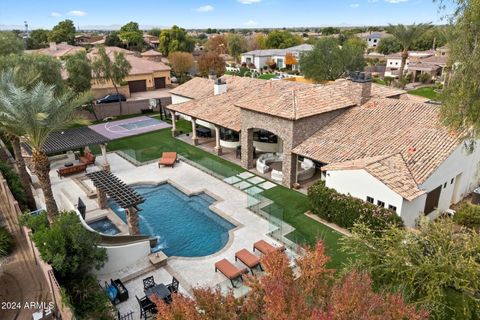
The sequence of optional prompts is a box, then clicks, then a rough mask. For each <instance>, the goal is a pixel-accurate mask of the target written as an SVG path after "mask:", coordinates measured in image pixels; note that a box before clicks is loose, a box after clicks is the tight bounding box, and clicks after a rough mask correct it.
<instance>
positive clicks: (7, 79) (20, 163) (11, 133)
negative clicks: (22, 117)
mask: <svg viewBox="0 0 480 320" xmlns="http://www.w3.org/2000/svg"><path fill="white" fill-rule="evenodd" d="M37 79H38V76H37V75H33V74H31V75H28V74H25V73H21V72H20V70H19V69H18V68H14V69H11V70H7V71H5V72H4V73H3V74H2V75H1V76H0V91H2V90H5V89H6V88H7V87H6V84H7V83H12V82H13V83H16V84H19V85H21V86H25V87H30V86H32V85H33V83H34V82H35V81H37ZM19 129H20V128H19V127H18V126H16V125H14V124H13V123H11V122H9V121H6V122H1V123H0V130H1V131H3V132H4V134H5V135H6V137H7V138H8V139H9V140H10V142H11V144H12V149H13V154H14V156H15V162H16V168H17V170H18V175H19V177H20V181H21V183H22V187H23V190H24V192H25V195H26V197H27V205H28V207H29V209H30V210H34V209H36V205H35V199H34V197H33V192H32V188H31V187H30V176H29V174H28V172H27V169H26V166H25V160H24V159H23V156H22V152H21V148H20V136H21V135H22V132H20V130H19Z"/></svg>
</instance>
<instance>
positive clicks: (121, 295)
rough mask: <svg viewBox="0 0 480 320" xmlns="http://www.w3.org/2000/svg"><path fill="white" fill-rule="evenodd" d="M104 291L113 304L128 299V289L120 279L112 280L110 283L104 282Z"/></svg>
mask: <svg viewBox="0 0 480 320" xmlns="http://www.w3.org/2000/svg"><path fill="white" fill-rule="evenodd" d="M104 289H105V292H106V294H107V296H108V299H109V300H110V301H111V302H112V303H113V304H118V303H121V302H124V301H127V300H128V290H127V288H125V285H124V284H123V283H122V281H121V280H120V279H116V280H112V279H110V283H108V282H105V288H104Z"/></svg>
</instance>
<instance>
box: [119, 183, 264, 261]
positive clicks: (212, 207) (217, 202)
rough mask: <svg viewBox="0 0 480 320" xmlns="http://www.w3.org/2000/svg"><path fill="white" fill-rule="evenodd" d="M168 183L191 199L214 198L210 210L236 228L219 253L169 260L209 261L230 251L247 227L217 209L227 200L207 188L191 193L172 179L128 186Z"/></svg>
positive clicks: (174, 257) (177, 257)
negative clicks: (198, 197)
mask: <svg viewBox="0 0 480 320" xmlns="http://www.w3.org/2000/svg"><path fill="white" fill-rule="evenodd" d="M166 183H168V184H170V185H172V186H173V187H175V188H177V189H178V190H180V191H181V192H182V193H184V194H185V195H187V196H189V197H190V196H195V195H199V194H202V193H205V194H206V195H208V196H209V197H212V198H213V199H215V200H216V201H215V202H213V203H212V204H211V205H210V206H209V207H208V208H209V209H210V210H211V211H212V212H214V213H215V214H217V215H219V216H220V217H221V218H223V219H225V220H227V221H228V222H230V223H231V224H233V225H234V226H235V227H234V228H232V229H230V230H228V241H227V243H226V244H225V245H224V246H223V247H222V248H221V249H220V250H219V251H217V252H215V253H212V254H209V255H206V256H201V257H182V256H168V260H171V259H175V260H185V261H199V260H202V259H209V258H212V257H215V256H216V255H220V254H222V253H223V252H225V251H226V250H228V249H229V248H230V247H231V246H232V244H233V241H234V237H235V235H234V232H235V231H237V230H239V229H241V228H243V227H245V225H244V224H242V223H241V222H240V221H238V220H236V219H234V218H233V217H231V216H230V215H228V214H226V213H225V212H223V211H222V210H221V209H219V208H217V207H216V205H217V204H219V203H221V202H224V201H225V199H223V198H222V197H220V196H218V195H217V194H215V193H213V192H211V191H210V190H208V189H206V188H202V189H200V190H199V191H195V192H194V191H191V190H190V189H188V188H187V187H185V186H182V185H180V184H178V183H176V182H175V181H173V180H171V179H165V180H161V181H151V180H142V181H136V182H134V183H129V184H128V185H129V186H139V185H152V186H159V185H162V184H166ZM229 186H230V185H229ZM245 209H246V210H249V209H248V208H247V207H245ZM249 211H250V210H249ZM260 218H261V217H260Z"/></svg>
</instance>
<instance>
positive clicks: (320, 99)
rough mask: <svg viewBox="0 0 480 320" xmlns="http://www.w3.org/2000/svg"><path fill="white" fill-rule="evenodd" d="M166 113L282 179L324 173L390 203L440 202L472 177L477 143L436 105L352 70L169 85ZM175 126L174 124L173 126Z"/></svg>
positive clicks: (409, 211) (303, 180) (412, 214)
mask: <svg viewBox="0 0 480 320" xmlns="http://www.w3.org/2000/svg"><path fill="white" fill-rule="evenodd" d="M171 94H172V103H173V104H172V105H170V106H168V108H169V109H170V110H171V112H172V114H173V115H174V116H176V117H178V116H181V117H183V118H185V119H188V120H190V121H191V122H192V127H193V133H192V135H191V137H189V138H191V139H193V141H192V142H193V143H197V142H198V140H199V139H200V138H199V137H198V136H197V133H196V129H197V128H198V126H202V127H205V128H208V129H210V130H211V132H212V138H211V139H212V140H213V148H212V151H215V152H216V153H217V154H219V155H222V154H225V153H227V152H229V150H232V149H237V152H238V153H240V154H241V164H242V166H243V167H245V168H247V169H252V170H256V171H257V173H258V174H263V175H264V176H266V177H268V178H270V179H272V180H277V181H279V182H281V183H282V184H283V185H285V186H287V187H292V186H296V187H302V185H311V183H312V181H315V180H318V179H323V180H325V183H326V185H327V186H328V187H332V188H334V189H336V190H337V191H338V192H341V193H344V194H350V195H352V196H354V197H357V198H360V199H363V200H364V201H368V202H372V203H374V204H376V205H379V206H382V207H385V208H389V209H390V210H393V211H395V212H397V213H398V214H399V215H400V216H401V217H402V218H403V220H404V221H405V223H406V225H409V226H412V225H414V224H415V220H416V219H417V218H418V217H419V215H420V214H422V213H426V214H428V215H430V216H435V215H437V214H438V213H440V212H442V211H445V210H447V209H448V208H449V207H450V205H451V204H453V203H456V202H458V201H459V200H460V199H462V198H463V197H464V196H465V195H466V194H468V193H469V192H470V191H471V190H472V189H473V188H475V187H476V186H477V185H478V181H479V177H478V164H479V159H480V152H479V151H478V148H475V149H474V150H473V151H471V150H469V148H468V147H467V146H466V145H465V144H464V143H463V142H462V141H461V140H460V139H459V137H458V136H457V135H456V134H455V133H454V132H452V131H451V130H449V129H447V128H446V127H444V126H442V125H441V124H440V121H439V118H438V117H439V106H438V105H434V104H428V103H424V102H421V100H419V99H414V98H413V97H412V96H410V95H408V94H406V93H405V91H403V90H399V89H394V88H390V87H386V86H381V85H377V84H372V83H371V81H369V80H368V79H363V78H361V77H358V78H354V79H350V80H347V79H343V80H338V81H335V82H333V83H330V84H326V85H310V84H299V83H292V82H289V81H264V80H258V79H250V78H241V77H234V76H224V77H222V78H220V79H217V80H211V79H203V78H194V79H193V80H191V81H189V82H187V83H185V84H183V85H181V86H179V87H177V88H175V89H173V90H172V91H171ZM175 130H176V127H175V126H174V128H173V131H174V133H176V132H175Z"/></svg>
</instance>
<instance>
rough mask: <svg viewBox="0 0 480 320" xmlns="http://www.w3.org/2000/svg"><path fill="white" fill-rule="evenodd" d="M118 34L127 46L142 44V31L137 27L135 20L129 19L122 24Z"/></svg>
mask: <svg viewBox="0 0 480 320" xmlns="http://www.w3.org/2000/svg"><path fill="white" fill-rule="evenodd" d="M119 36H120V39H122V40H123V41H125V42H126V43H127V46H128V47H130V46H140V45H142V44H143V32H142V31H141V30H140V29H139V27H138V23H137V22H133V21H130V22H129V23H127V24H125V25H123V26H122V27H121V28H120V32H119Z"/></svg>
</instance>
